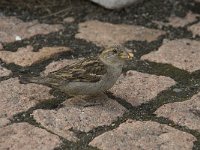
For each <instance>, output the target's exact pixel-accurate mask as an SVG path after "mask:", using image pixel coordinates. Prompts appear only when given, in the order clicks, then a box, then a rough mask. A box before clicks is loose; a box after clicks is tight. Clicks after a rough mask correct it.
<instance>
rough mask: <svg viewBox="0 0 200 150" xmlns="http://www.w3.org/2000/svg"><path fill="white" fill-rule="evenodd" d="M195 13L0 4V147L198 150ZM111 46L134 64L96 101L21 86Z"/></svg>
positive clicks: (160, 7) (198, 25)
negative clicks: (23, 80) (126, 53)
mask: <svg viewBox="0 0 200 150" xmlns="http://www.w3.org/2000/svg"><path fill="white" fill-rule="evenodd" d="M16 6H19V7H16ZM32 6H34V7H32ZM199 7H200V1H199V0H191V1H185V0H183V1H180V0H175V1H172V0H154V1H148V0H144V1H143V3H140V4H138V5H132V6H129V7H127V8H124V9H121V10H106V9H104V8H101V7H100V6H98V5H95V4H93V3H91V2H89V1H81V0H74V1H63V2H62V3H60V2H57V1H36V0H33V1H31V2H29V1H26V2H25V1H21V0H20V1H18V2H17V3H16V2H14V1H9V2H8V1H6V0H2V1H0V149H2V150H6V149H10V150H40V149H42V150H43V149H44V150H50V149H52V150H53V149H55V150H63V149H66V150H68V149H72V150H97V149H102V150H107V149H108V150H116V149H117V150H132V149H133V150H149V149H153V150H160V149H161V150H166V149H167V150H168V149H170V150H179V149H181V150H199V149H200V59H199V58H200V11H199ZM115 44H122V45H124V46H125V47H127V48H128V49H129V50H132V51H133V52H134V54H135V59H134V60H133V61H130V62H128V63H127V65H126V66H125V68H124V70H123V74H122V75H121V76H120V77H119V79H118V81H117V82H116V84H115V85H114V86H113V87H112V88H111V89H110V90H109V91H107V92H106V93H105V95H102V96H101V97H96V98H90V99H88V97H84V96H78V97H69V96H68V95H67V94H65V93H62V92H61V91H59V90H57V89H54V88H50V87H47V86H44V85H40V84H33V83H27V84H23V83H21V82H20V77H21V76H35V75H41V76H46V75H48V74H49V73H50V72H53V71H56V70H58V69H61V68H63V67H65V66H69V65H71V64H73V63H75V62H77V61H79V60H81V59H83V58H84V57H88V56H96V55H98V52H99V51H101V49H102V48H104V47H106V46H110V45H115ZM94 102H95V103H94Z"/></svg>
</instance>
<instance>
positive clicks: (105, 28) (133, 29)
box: [75, 20, 165, 46]
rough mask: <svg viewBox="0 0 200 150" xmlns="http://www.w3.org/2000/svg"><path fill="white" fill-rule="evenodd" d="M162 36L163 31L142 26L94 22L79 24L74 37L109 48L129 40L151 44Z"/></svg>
mask: <svg viewBox="0 0 200 150" xmlns="http://www.w3.org/2000/svg"><path fill="white" fill-rule="evenodd" d="M163 34H165V32H164V31H161V30H155V29H149V28H145V27H142V26H136V25H125V24H111V23H104V22H100V21H97V20H94V21H87V22H83V23H80V24H79V33H78V34H76V36H75V37H76V38H78V39H84V40H86V41H91V42H93V43H95V44H97V45H100V46H110V45H115V44H122V43H124V42H126V41H129V40H136V41H148V42H151V41H154V40H156V39H157V38H158V37H159V36H161V35H163Z"/></svg>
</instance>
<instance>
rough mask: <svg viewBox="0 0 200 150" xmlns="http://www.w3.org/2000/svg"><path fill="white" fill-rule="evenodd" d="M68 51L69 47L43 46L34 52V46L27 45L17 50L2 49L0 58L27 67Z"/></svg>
mask: <svg viewBox="0 0 200 150" xmlns="http://www.w3.org/2000/svg"><path fill="white" fill-rule="evenodd" d="M66 51H70V49H69V48H68V47H43V48H42V49H39V51H38V52H33V47H32V46H27V47H24V48H19V49H18V50H17V51H16V52H10V51H0V59H2V60H3V61H4V62H6V63H8V64H9V63H15V64H17V65H20V66H23V67H25V66H31V65H32V64H34V63H38V62H40V61H43V60H46V59H48V58H50V57H53V56H54V55H56V54H58V53H62V52H66Z"/></svg>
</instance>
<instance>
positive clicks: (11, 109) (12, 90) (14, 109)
mask: <svg viewBox="0 0 200 150" xmlns="http://www.w3.org/2000/svg"><path fill="white" fill-rule="evenodd" d="M49 91H50V88H49V87H46V86H43V85H37V84H32V83H31V84H20V83H19V80H18V79H17V78H11V79H8V80H4V81H2V82H0V97H1V98H0V104H1V105H0V118H11V117H12V116H13V115H14V114H17V113H19V112H22V111H26V110H27V109H29V108H30V107H33V106H35V105H36V104H37V103H39V102H42V101H44V100H47V99H50V98H53V96H52V95H50V94H49Z"/></svg>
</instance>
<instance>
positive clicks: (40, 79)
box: [20, 76, 46, 84]
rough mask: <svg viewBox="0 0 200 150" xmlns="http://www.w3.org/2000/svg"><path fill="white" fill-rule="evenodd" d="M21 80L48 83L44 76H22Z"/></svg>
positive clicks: (22, 81) (24, 82)
mask: <svg viewBox="0 0 200 150" xmlns="http://www.w3.org/2000/svg"><path fill="white" fill-rule="evenodd" d="M20 82H21V83H23V84H27V83H39V84H44V83H46V80H45V78H43V77H24V76H22V77H20Z"/></svg>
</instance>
